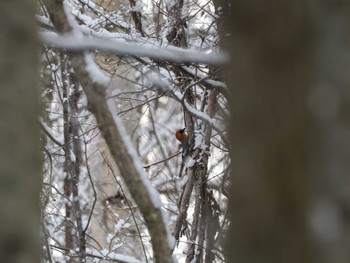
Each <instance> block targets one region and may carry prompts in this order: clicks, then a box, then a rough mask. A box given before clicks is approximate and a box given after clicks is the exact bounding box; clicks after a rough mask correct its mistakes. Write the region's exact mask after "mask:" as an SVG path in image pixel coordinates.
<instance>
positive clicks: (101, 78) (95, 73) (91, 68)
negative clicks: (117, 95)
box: [85, 54, 111, 87]
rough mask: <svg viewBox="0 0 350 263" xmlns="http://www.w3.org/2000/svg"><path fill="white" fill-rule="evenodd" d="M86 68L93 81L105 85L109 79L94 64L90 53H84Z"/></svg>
mask: <svg viewBox="0 0 350 263" xmlns="http://www.w3.org/2000/svg"><path fill="white" fill-rule="evenodd" d="M85 61H86V70H87V72H88V73H89V75H90V78H91V79H92V81H93V82H95V83H97V84H100V85H102V86H104V87H107V86H108V84H109V83H110V82H111V79H110V78H109V77H108V76H107V75H106V74H105V73H103V71H102V70H101V69H100V68H99V67H98V66H97V65H96V63H95V61H94V60H93V59H92V57H91V55H90V54H85Z"/></svg>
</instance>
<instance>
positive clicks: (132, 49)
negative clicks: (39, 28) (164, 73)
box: [40, 32, 228, 66]
mask: <svg viewBox="0 0 350 263" xmlns="http://www.w3.org/2000/svg"><path fill="white" fill-rule="evenodd" d="M40 36H41V39H42V41H43V42H44V43H45V44H46V45H49V46H54V47H58V48H63V49H67V50H72V51H77V50H80V51H87V50H96V49H97V50H103V51H108V52H112V53H116V54H119V55H123V56H136V57H149V58H152V59H155V60H165V61H169V62H174V63H202V64H207V65H213V66H219V65H222V64H223V63H225V62H227V60H228V59H227V56H226V55H225V54H224V53H220V52H211V53H207V52H201V51H197V50H191V49H183V48H177V47H173V46H169V47H167V48H155V47H154V46H151V45H147V44H142V45H141V44H135V43H127V42H125V41H120V40H110V39H104V38H96V37H86V36H79V37H77V36H75V35H72V34H65V35H57V34H55V33H52V32H49V33H47V32H44V33H41V34H40Z"/></svg>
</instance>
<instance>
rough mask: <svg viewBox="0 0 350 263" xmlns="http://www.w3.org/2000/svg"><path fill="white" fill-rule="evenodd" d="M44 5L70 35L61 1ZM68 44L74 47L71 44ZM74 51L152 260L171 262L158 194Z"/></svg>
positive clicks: (86, 64) (81, 78)
mask: <svg viewBox="0 0 350 263" xmlns="http://www.w3.org/2000/svg"><path fill="white" fill-rule="evenodd" d="M44 3H45V5H46V8H47V10H48V13H49V15H50V18H51V21H52V22H53V24H54V25H55V27H56V28H57V30H58V31H59V32H60V33H62V34H72V31H73V30H72V28H74V26H72V25H71V24H70V23H72V21H71V20H69V19H68V18H67V14H66V12H65V8H64V7H63V3H62V1H50V0H44ZM66 8H67V7H66ZM67 37H68V39H70V41H73V40H74V41H78V42H80V41H82V40H83V39H85V38H84V37H83V36H81V35H80V34H76V35H74V36H73V35H69V36H67ZM56 39H59V40H62V39H65V37H62V38H61V37H57V36H56ZM66 40H67V39H66ZM86 40H87V39H86ZM67 41H68V40H67ZM70 41H68V42H70ZM61 44H62V45H63V43H61ZM69 44H70V45H72V46H74V45H73V44H74V43H71V42H70V43H69ZM78 46H79V45H78ZM88 46H89V45H88ZM68 49H69V48H68ZM76 50H78V51H77V52H74V53H70V54H69V56H70V61H71V65H72V67H73V69H74V72H75V74H76V76H77V78H78V79H79V82H80V84H81V85H82V88H83V90H84V92H85V94H86V96H87V100H88V107H89V110H90V111H91V112H92V113H93V114H94V116H95V118H96V121H97V123H98V125H99V127H100V130H101V133H102V135H103V137H104V139H105V141H106V143H107V145H108V147H109V150H110V152H111V155H112V156H113V159H114V161H115V162H116V164H117V165H118V166H119V169H120V173H121V176H122V178H123V179H124V182H125V184H126V185H127V187H128V189H129V191H130V193H131V195H132V197H133V199H134V201H135V203H136V204H137V205H138V207H139V209H140V211H141V213H142V214H143V217H144V219H145V222H146V225H147V227H148V230H149V233H150V235H151V241H152V246H153V252H154V261H156V262H173V260H172V256H171V251H172V244H170V241H171V237H170V234H169V231H168V229H167V225H166V222H165V220H164V216H163V213H162V210H161V209H162V207H161V205H162V203H161V201H160V197H159V194H158V192H157V191H156V190H155V189H154V187H153V186H152V185H151V183H150V182H149V180H148V177H147V174H146V173H145V171H144V170H143V168H142V165H141V162H140V160H139V158H138V156H137V154H136V151H135V149H134V148H133V145H132V144H131V141H130V138H129V137H128V135H127V134H126V131H125V129H124V127H123V124H122V122H121V120H119V117H118V116H117V115H115V114H114V115H113V114H112V111H113V108H112V107H113V106H111V105H110V104H109V105H107V103H106V96H105V86H104V85H103V83H105V82H107V79H105V78H104V77H103V76H102V77H101V76H99V77H97V78H96V79H95V80H94V79H92V77H91V73H94V72H95V71H96V68H94V67H92V66H91V65H92V63H91V61H89V59H87V57H86V56H85V54H84V52H83V51H81V49H80V48H76Z"/></svg>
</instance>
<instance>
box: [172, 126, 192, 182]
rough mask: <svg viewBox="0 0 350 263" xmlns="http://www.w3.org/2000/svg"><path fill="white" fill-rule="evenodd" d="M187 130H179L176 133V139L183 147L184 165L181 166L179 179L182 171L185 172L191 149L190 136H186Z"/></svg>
mask: <svg viewBox="0 0 350 263" xmlns="http://www.w3.org/2000/svg"><path fill="white" fill-rule="evenodd" d="M185 129H186V128H183V129H178V130H176V132H175V137H176V139H177V140H178V141H179V142H181V145H182V164H181V168H180V174H179V177H181V174H182V170H183V168H184V165H185V158H186V156H187V155H188V151H189V149H190V144H189V142H188V135H187V134H186V132H185Z"/></svg>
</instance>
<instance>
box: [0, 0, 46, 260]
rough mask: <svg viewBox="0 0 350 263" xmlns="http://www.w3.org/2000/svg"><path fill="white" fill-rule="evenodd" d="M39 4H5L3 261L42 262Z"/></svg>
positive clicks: (1, 60) (0, 115) (1, 58)
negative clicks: (38, 86) (36, 18)
mask: <svg viewBox="0 0 350 263" xmlns="http://www.w3.org/2000/svg"><path fill="white" fill-rule="evenodd" d="M34 12H35V2H34V1H30V0H25V1H23V0H11V1H1V2H0V33H1V34H0V222H1V224H0V261H1V262H8V263H12V262H26V263H31V262H33V263H37V262H40V247H41V246H40V239H39V236H40V231H39V225H40V209H39V205H40V204H39V192H40V179H41V178H40V162H39V132H38V129H37V120H38V116H37V99H38V98H37V92H36V91H37V85H38V82H37V76H38V71H37V60H38V56H37V54H38V53H37V48H38V41H37V34H36V25H35V19H34Z"/></svg>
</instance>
